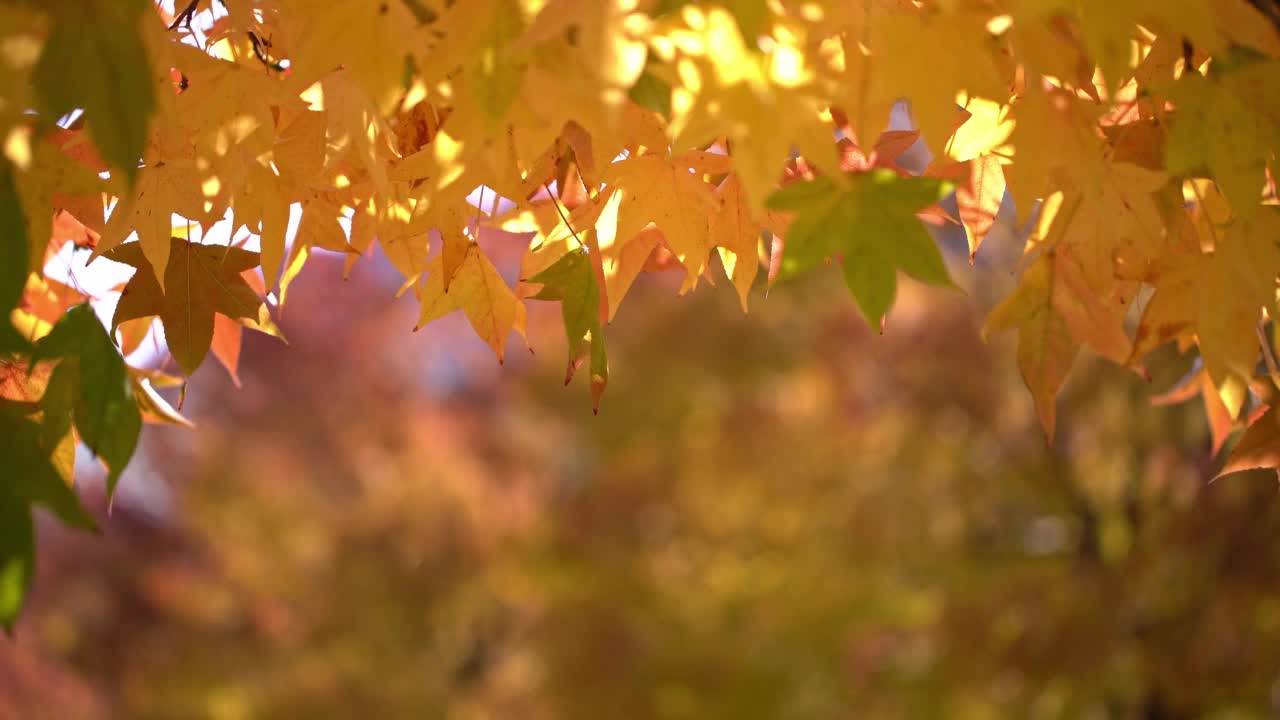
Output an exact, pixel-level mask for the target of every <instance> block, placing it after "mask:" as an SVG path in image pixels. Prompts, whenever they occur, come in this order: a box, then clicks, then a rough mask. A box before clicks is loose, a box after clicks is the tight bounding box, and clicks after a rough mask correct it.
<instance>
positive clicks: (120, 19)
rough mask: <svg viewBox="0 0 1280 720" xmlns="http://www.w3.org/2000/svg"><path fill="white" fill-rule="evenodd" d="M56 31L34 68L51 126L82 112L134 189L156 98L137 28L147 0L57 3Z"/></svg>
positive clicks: (110, 159) (101, 146)
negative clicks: (77, 112) (134, 180)
mask: <svg viewBox="0 0 1280 720" xmlns="http://www.w3.org/2000/svg"><path fill="white" fill-rule="evenodd" d="M48 8H49V9H50V10H51V12H52V15H53V29H52V32H50V34H49V39H48V40H47V41H46V42H45V45H44V50H43V52H42V53H41V55H40V62H39V64H38V65H37V66H36V69H35V73H34V75H35V77H34V80H35V86H36V90H37V91H38V93H39V95H40V103H41V107H42V109H43V110H44V112H45V114H46V115H47V117H48V120H47V122H48V123H49V124H52V123H53V121H54V120H56V119H57V118H59V117H61V116H63V115H65V114H67V113H69V112H71V111H72V110H74V109H76V108H78V107H83V108H84V109H85V115H86V116H87V117H88V120H89V132H90V134H91V135H92V136H93V139H94V143H95V144H96V145H97V147H98V150H99V151H100V152H101V153H102V156H103V157H104V158H106V160H107V161H108V162H110V163H111V165H112V167H114V168H115V169H116V170H119V171H121V172H122V173H123V174H124V175H125V177H126V178H127V179H128V181H129V183H130V184H132V182H133V179H134V177H135V176H136V175H137V165H138V159H139V158H141V157H142V150H143V147H144V146H145V144H146V138H147V125H148V122H149V118H150V115H151V112H152V110H153V109H154V108H155V97H154V94H153V89H152V85H151V63H150V60H149V59H148V57H147V53H146V51H145V49H144V47H143V44H142V42H141V38H140V37H139V33H138V27H139V26H140V25H141V23H142V22H144V21H150V22H155V18H154V16H152V17H147V12H146V11H147V3H146V2H144V1H143V0H90V1H88V2H80V1H79V0H55V1H54V2H51V3H49V4H48Z"/></svg>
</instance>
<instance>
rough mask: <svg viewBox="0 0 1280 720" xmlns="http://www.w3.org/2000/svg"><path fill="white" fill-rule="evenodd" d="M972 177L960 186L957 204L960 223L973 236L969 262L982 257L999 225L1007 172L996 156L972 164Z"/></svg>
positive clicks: (957, 187)
mask: <svg viewBox="0 0 1280 720" xmlns="http://www.w3.org/2000/svg"><path fill="white" fill-rule="evenodd" d="M968 164H969V177H968V179H967V180H966V181H965V182H962V183H960V184H959V185H957V186H956V204H957V205H958V206H959V207H960V222H962V223H963V224H964V229H965V231H966V232H967V233H968V235H969V260H970V262H972V261H973V257H974V256H975V255H977V253H978V247H979V246H980V245H982V240H983V239H984V238H986V236H987V233H988V232H990V231H991V228H992V227H993V226H994V225H995V223H996V215H997V214H998V213H999V212H1000V203H1001V202H1002V201H1003V200H1004V191H1005V182H1004V170H1003V169H1002V168H1001V167H1000V161H999V159H998V158H996V156H994V155H982V156H980V157H976V158H974V159H973V160H970V161H969V163H968Z"/></svg>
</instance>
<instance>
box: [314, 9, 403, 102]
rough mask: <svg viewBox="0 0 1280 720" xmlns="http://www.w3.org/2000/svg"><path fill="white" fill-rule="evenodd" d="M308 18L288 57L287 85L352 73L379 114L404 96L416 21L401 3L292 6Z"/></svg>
mask: <svg viewBox="0 0 1280 720" xmlns="http://www.w3.org/2000/svg"><path fill="white" fill-rule="evenodd" d="M294 4H295V5H296V11H297V13H298V16H299V17H305V18H307V22H306V24H305V25H304V26H303V29H302V33H301V37H299V39H298V41H297V46H296V48H294V50H293V52H292V53H291V54H290V60H291V61H292V62H291V64H290V70H291V71H292V78H291V80H292V81H293V82H294V83H296V84H297V85H298V87H299V89H301V88H305V87H307V86H308V85H310V84H311V83H313V82H315V81H317V80H319V79H320V78H321V77H322V76H323V75H325V74H327V73H330V72H332V71H334V70H336V69H338V68H340V67H341V68H344V69H345V70H346V71H347V72H349V73H351V75H352V76H353V78H354V79H355V81H356V83H357V84H359V85H360V87H361V88H362V89H363V90H364V91H365V92H366V93H368V95H369V97H370V99H371V100H372V101H373V103H374V105H375V106H377V107H378V108H379V109H380V110H382V111H383V112H385V111H387V110H389V109H391V108H392V107H393V106H394V105H395V103H396V101H397V100H398V99H399V97H398V96H399V94H400V93H401V92H402V90H403V77H404V68H405V59H406V58H408V57H410V56H411V55H412V54H413V51H414V49H415V45H416V43H415V30H416V29H417V27H418V22H417V20H416V19H415V18H414V17H413V15H412V13H410V11H409V9H408V7H406V5H405V4H404V3H401V2H386V1H384V0H346V1H345V2H337V3H335V2H328V1H327V0H295V2H294Z"/></svg>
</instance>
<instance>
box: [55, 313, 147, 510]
mask: <svg viewBox="0 0 1280 720" xmlns="http://www.w3.org/2000/svg"><path fill="white" fill-rule="evenodd" d="M44 358H60V359H61V360H62V362H61V364H60V365H59V366H58V368H57V370H55V374H54V378H53V379H52V380H50V389H49V390H46V391H45V392H46V395H49V396H50V397H51V398H57V399H58V402H56V403H53V402H49V401H45V402H42V404H43V405H45V406H46V407H45V412H46V413H47V414H48V415H50V417H46V419H45V423H46V424H49V425H50V427H51V428H53V427H57V419H55V418H54V417H52V415H53V414H54V413H55V412H58V413H69V414H70V415H71V416H72V418H73V419H74V420H75V426H76V431H77V432H79V433H80V439H81V440H83V441H84V444H85V445H86V446H88V448H89V449H90V450H92V451H93V452H94V453H96V454H97V455H98V456H99V457H101V458H102V460H103V461H104V462H105V463H106V464H107V470H108V473H107V493H108V495H110V494H111V493H112V492H114V491H115V487H116V483H117V482H118V481H119V479H120V473H121V472H123V471H124V468H125V466H126V465H128V464H129V460H130V458H132V457H133V451H134V449H135V448H137V446H138V434H139V433H140V432H141V430H142V415H141V414H140V413H139V412H138V405H137V403H136V402H135V401H134V399H133V385H132V383H131V381H130V378H129V371H128V368H127V367H126V366H125V364H124V358H122V357H120V353H119V351H117V350H116V347H115V345H114V344H113V343H112V342H111V336H109V335H107V330H106V328H104V327H103V326H102V323H101V322H99V321H98V316H97V315H95V314H94V312H93V309H92V308H91V307H90V306H89V305H88V303H85V304H81V305H77V306H75V307H73V308H71V309H70V310H68V311H67V312H66V314H65V315H63V316H62V318H61V319H60V320H58V324H57V325H54V326H53V330H51V331H50V332H49V334H48V335H46V336H45V337H43V338H41V340H40V342H39V343H38V344H37V345H36V348H35V351H34V352H33V353H32V356H31V364H32V365H35V364H36V363H37V362H39V361H40V360H42V359H44ZM53 434H55V435H56V434H58V433H57V432H56V431H54V432H53Z"/></svg>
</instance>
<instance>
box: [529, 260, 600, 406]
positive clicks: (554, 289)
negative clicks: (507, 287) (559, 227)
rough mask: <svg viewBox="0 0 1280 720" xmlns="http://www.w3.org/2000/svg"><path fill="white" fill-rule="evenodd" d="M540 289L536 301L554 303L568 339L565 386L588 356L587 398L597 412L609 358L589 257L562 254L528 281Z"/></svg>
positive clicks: (593, 273) (598, 291)
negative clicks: (589, 362)
mask: <svg viewBox="0 0 1280 720" xmlns="http://www.w3.org/2000/svg"><path fill="white" fill-rule="evenodd" d="M528 281H529V282H533V283H540V284H541V285H542V289H541V290H539V291H538V294H536V295H534V296H533V297H534V299H536V300H558V301H560V310H561V314H562V316H563V318H564V331H565V335H566V337H567V338H568V340H569V363H568V368H567V370H566V371H565V378H564V382H565V384H566V385H568V384H569V381H570V380H572V379H573V374H574V372H575V371H576V370H577V369H578V367H579V366H580V365H581V364H582V361H583V360H584V359H585V358H586V357H587V356H588V355H590V357H591V397H592V403H593V405H594V407H595V410H596V411H597V412H599V410H600V396H601V395H603V394H604V388H605V385H606V384H608V382H609V358H608V354H607V353H606V352H605V347H604V332H603V331H602V330H601V327H600V284H599V282H597V280H596V273H595V269H594V268H593V267H592V266H591V258H590V256H589V255H588V254H587V253H586V251H584V250H574V251H571V252H567V253H565V254H564V255H563V256H562V257H561V258H560V259H559V260H557V261H556V262H555V263H554V264H552V265H551V267H549V268H547V269H546V270H543V271H542V272H540V273H538V274H537V275H534V276H533V277H531V278H529V280H528Z"/></svg>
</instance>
